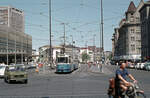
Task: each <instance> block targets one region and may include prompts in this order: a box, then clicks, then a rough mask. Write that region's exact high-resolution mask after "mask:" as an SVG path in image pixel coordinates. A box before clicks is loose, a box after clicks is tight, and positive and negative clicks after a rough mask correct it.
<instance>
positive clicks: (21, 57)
mask: <svg viewBox="0 0 150 98" xmlns="http://www.w3.org/2000/svg"><path fill="white" fill-rule="evenodd" d="M23 42H24V36H22V43H21V46H22V53H21V63H22V64H23Z"/></svg>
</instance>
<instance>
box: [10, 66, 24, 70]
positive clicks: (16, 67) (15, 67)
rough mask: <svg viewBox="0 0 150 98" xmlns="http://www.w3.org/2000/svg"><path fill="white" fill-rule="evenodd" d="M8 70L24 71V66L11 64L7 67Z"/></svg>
mask: <svg viewBox="0 0 150 98" xmlns="http://www.w3.org/2000/svg"><path fill="white" fill-rule="evenodd" d="M9 71H25V68H23V67H21V66H12V67H9Z"/></svg>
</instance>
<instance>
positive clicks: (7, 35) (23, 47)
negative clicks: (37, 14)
mask: <svg viewBox="0 0 150 98" xmlns="http://www.w3.org/2000/svg"><path fill="white" fill-rule="evenodd" d="M7 54H8V62H9V63H15V57H16V62H17V63H21V61H25V59H27V58H29V57H30V56H31V55H32V37H31V36H30V35H28V34H25V26H24V12H23V11H21V10H19V9H16V8H13V7H10V6H6V7H0V62H4V63H7ZM21 58H22V60H21Z"/></svg>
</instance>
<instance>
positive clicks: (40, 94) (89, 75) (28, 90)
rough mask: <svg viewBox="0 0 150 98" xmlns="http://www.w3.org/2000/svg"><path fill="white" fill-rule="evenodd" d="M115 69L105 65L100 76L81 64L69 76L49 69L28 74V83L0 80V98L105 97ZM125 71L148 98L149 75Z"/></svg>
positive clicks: (144, 72)
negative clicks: (137, 82) (135, 80)
mask: <svg viewBox="0 0 150 98" xmlns="http://www.w3.org/2000/svg"><path fill="white" fill-rule="evenodd" d="M116 68H117V67H116V66H108V65H107V66H105V69H107V70H106V71H105V70H104V73H97V72H96V73H94V72H91V71H89V68H88V67H87V65H81V68H79V69H78V70H76V71H74V72H72V73H70V74H56V73H54V71H52V70H51V71H50V72H49V71H48V72H47V71H46V72H45V71H44V72H41V73H39V74H36V73H30V74H29V83H28V84H21V83H12V84H7V83H5V82H4V81H3V79H1V80H0V98H108V97H107V88H108V80H109V78H110V77H113V76H114V74H113V73H114V72H115V70H116ZM108 71H109V72H108ZM129 72H130V73H132V74H133V75H134V76H135V78H136V79H137V80H138V81H139V83H140V87H141V88H142V89H144V91H145V93H146V94H147V96H150V95H148V94H150V84H149V83H150V78H149V76H150V72H146V71H140V70H129ZM108 73H111V74H108ZM147 98H149V97H147Z"/></svg>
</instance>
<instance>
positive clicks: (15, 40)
mask: <svg viewBox="0 0 150 98" xmlns="http://www.w3.org/2000/svg"><path fill="white" fill-rule="evenodd" d="M16 40H17V34H16V32H15V65H16V52H17V51H16V50H17V49H16Z"/></svg>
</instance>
